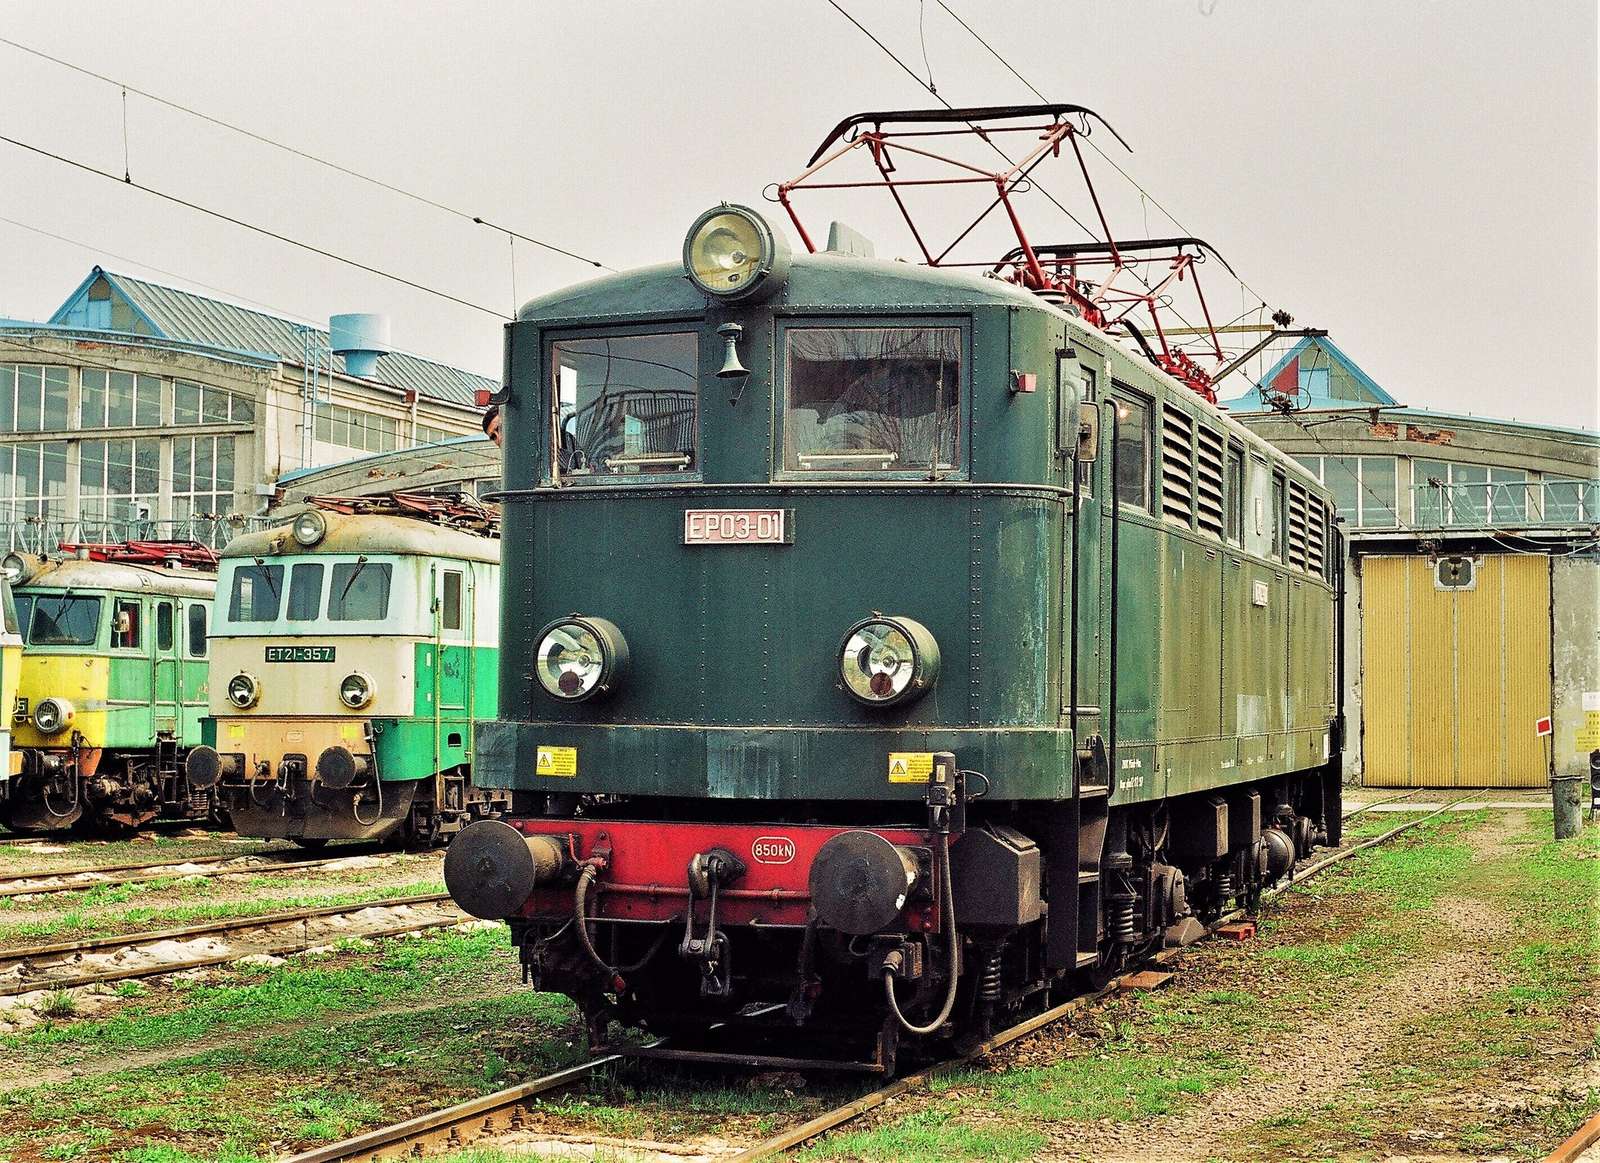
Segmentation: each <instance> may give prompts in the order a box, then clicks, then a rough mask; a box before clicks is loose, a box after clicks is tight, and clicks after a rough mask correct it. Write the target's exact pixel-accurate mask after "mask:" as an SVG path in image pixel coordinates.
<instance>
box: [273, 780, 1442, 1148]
mask: <svg viewBox="0 0 1600 1163" xmlns="http://www.w3.org/2000/svg"><path fill="white" fill-rule="evenodd" d="M1395 798H1397V799H1398V798H1402V797H1395ZM1382 802H1385V803H1387V802H1390V801H1387V800H1386V801H1382ZM1463 802H1465V797H1463V798H1462V799H1458V800H1455V801H1454V802H1453V803H1450V804H1446V805H1445V806H1443V807H1441V808H1439V809H1437V810H1435V811H1431V812H1428V813H1427V814H1426V815H1423V816H1419V817H1417V818H1416V819H1413V820H1408V821H1406V822H1405V823H1403V824H1401V825H1399V826H1398V827H1395V828H1391V829H1389V830H1388V831H1386V832H1384V833H1383V834H1381V835H1379V836H1374V837H1372V838H1370V839H1367V840H1363V841H1362V842H1360V843H1359V844H1353V845H1351V846H1350V847H1348V848H1341V849H1339V850H1338V851H1336V852H1333V853H1330V854H1329V855H1327V856H1325V857H1323V858H1321V859H1319V860H1314V861H1312V862H1311V863H1309V864H1307V865H1304V866H1303V867H1301V868H1299V869H1297V870H1295V871H1294V872H1292V873H1291V874H1290V879H1289V880H1287V881H1285V882H1283V883H1282V884H1280V885H1277V886H1275V887H1274V888H1271V889H1269V890H1268V891H1267V892H1265V893H1263V894H1262V900H1263V901H1267V900H1271V899H1273V898H1275V897H1278V896H1280V895H1282V894H1284V893H1286V892H1289V891H1291V890H1292V889H1294V888H1295V887H1297V886H1298V885H1300V884H1303V883H1304V882H1305V881H1306V880H1308V879H1310V878H1311V877H1313V876H1315V875H1317V874H1318V873H1320V872H1322V871H1324V870H1326V869H1328V868H1331V867H1333V866H1334V865H1336V864H1339V863H1341V862H1342V861H1345V860H1348V859H1349V858H1350V857H1352V856H1354V855H1356V854H1357V853H1359V852H1364V851H1366V850H1367V849H1369V848H1374V847H1376V846H1377V845H1379V844H1384V843H1387V842H1388V841H1390V840H1392V839H1394V838H1395V837H1397V836H1399V835H1401V834H1403V833H1405V832H1409V831H1410V830H1411V829H1413V828H1415V827H1417V826H1419V825H1421V824H1424V823H1426V822H1427V821H1429V820H1431V819H1433V818H1434V817H1436V816H1440V815H1443V814H1444V813H1445V812H1448V811H1449V810H1450V809H1451V808H1452V807H1453V806H1454V805H1455V804H1456V803H1463ZM1371 806H1376V805H1371ZM1364 810H1365V808H1359V809H1357V810H1356V811H1355V812H1352V813H1351V815H1356V814H1359V813H1360V812H1361V811H1364ZM1346 818H1347V819H1348V818H1349V817H1348V816H1347V817H1346ZM1242 915H1243V913H1242V912H1239V911H1235V912H1232V913H1228V914H1226V915H1224V916H1222V917H1219V918H1218V919H1217V920H1216V921H1215V922H1214V923H1213V925H1212V928H1213V929H1215V928H1216V926H1218V925H1222V924H1225V923H1227V922H1229V921H1233V920H1237V919H1239V918H1240V917H1241V916H1242ZM1181 952H1182V950H1180V949H1172V950H1164V951H1163V952H1161V953H1157V954H1156V955H1155V956H1154V957H1152V958H1150V959H1148V960H1147V961H1146V962H1145V963H1144V964H1142V965H1140V966H1137V967H1136V968H1135V969H1133V970H1130V971H1129V972H1128V973H1127V974H1123V975H1121V976H1119V977H1117V978H1115V979H1114V980H1112V981H1111V982H1110V984H1108V985H1107V986H1106V987H1105V988H1103V989H1101V990H1097V991H1095V992H1093V993H1087V994H1081V995H1079V996H1077V997H1074V998H1071V999H1069V1000H1067V1001H1065V1002H1062V1003H1061V1004H1060V1005H1057V1006H1054V1007H1052V1008H1050V1009H1048V1010H1045V1011H1044V1012H1043V1013H1039V1014H1036V1015H1034V1016H1033V1017H1030V1018H1028V1019H1026V1020H1025V1021H1022V1022H1019V1023H1017V1024H1016V1025H1014V1026H1011V1027H1010V1028H1009V1029H1006V1030H1002V1031H1001V1032H999V1033H997V1034H994V1035H992V1036H991V1037H989V1038H987V1039H985V1040H984V1041H983V1042H981V1043H979V1044H978V1045H977V1046H974V1047H972V1048H971V1049H970V1050H967V1051H965V1052H963V1053H961V1054H959V1055H956V1056H954V1057H951V1058H947V1059H944V1060H943V1061H941V1062H937V1063H935V1064H933V1065H932V1066H928V1067H925V1068H923V1069H922V1070H919V1071H917V1072H916V1073H914V1074H908V1075H905V1076H904V1077H901V1078H896V1079H893V1080H892V1081H890V1082H888V1083H887V1084H885V1085H884V1086H881V1087H879V1088H878V1089H876V1090H873V1091H870V1092H868V1093H867V1094H864V1095H861V1096H860V1097H858V1098H854V1099H851V1100H850V1101H849V1102H846V1103H842V1104H840V1105H839V1106H837V1107H834V1108H833V1109H832V1110H829V1111H826V1112H824V1113H823V1114H820V1115H817V1116H816V1117H814V1118H811V1119H808V1120H806V1121H805V1122H803V1123H800V1124H798V1125H797V1126H794V1127H790V1128H788V1129H786V1130H784V1131H781V1132H779V1133H778V1134H775V1135H773V1136H771V1137H770V1138H767V1139H764V1140H762V1141H761V1142H759V1143H756V1144H754V1145H752V1146H749V1147H746V1148H744V1149H743V1150H740V1151H738V1152H737V1153H730V1154H729V1155H728V1156H726V1158H727V1160H728V1161H729V1163H752V1161H754V1160H759V1159H770V1158H774V1157H777V1156H781V1155H783V1154H784V1153H785V1152H788V1151H791V1150H793V1149H794V1148H796V1147H799V1146H803V1145H804V1144H806V1143H808V1142H810V1141H812V1140H814V1139H816V1138H818V1137H819V1136H821V1135H824V1134H826V1133H827V1132H829V1131H831V1130H834V1129H836V1128H838V1127H841V1126H843V1125H844V1124H846V1123H848V1122H850V1121H852V1120H854V1119H856V1118H859V1117H860V1116H861V1115H864V1114H866V1113H867V1112H869V1111H872V1110H876V1109H877V1108H878V1107H881V1106H883V1105H884V1104H885V1103H887V1102H889V1101H891V1100H892V1099H895V1098H897V1097H899V1096H900V1095H903V1094H907V1093H909V1092H912V1091H915V1090H919V1089H921V1088H923V1087H925V1086H927V1085H928V1083H929V1082H931V1081H932V1080H933V1079H935V1078H937V1077H938V1076H940V1075H942V1074H946V1073H948V1072H950V1071H951V1070H954V1069H957V1068H959V1067H961V1066H963V1065H966V1064H967V1063H970V1062H972V1061H974V1060H975V1059H979V1058H982V1057H984V1056H986V1055H988V1054H992V1053H994V1052H995V1051H996V1050H999V1049H1001V1048H1003V1047H1005V1046H1008V1045H1010V1044H1012V1043H1014V1042H1018V1041H1020V1040H1022V1039H1023V1038H1026V1037H1027V1036H1029V1035H1030V1034H1033V1033H1036V1032H1038V1031H1039V1030H1042V1029H1044V1028H1045V1027H1047V1026H1051V1025H1054V1024H1055V1023H1056V1022H1059V1021H1061V1020H1062V1019H1064V1018H1068V1017H1070V1016H1072V1015H1073V1014H1074V1013H1077V1012H1079V1011H1081V1010H1083V1009H1085V1008H1086V1007H1088V1006H1090V1005H1093V1004H1094V1003H1095V1002H1097V1001H1100V1000H1103V999H1104V998H1106V997H1107V996H1109V995H1111V994H1113V993H1115V992H1116V991H1117V989H1118V988H1120V986H1121V984H1122V982H1123V981H1124V980H1125V979H1126V978H1127V977H1130V976H1132V975H1133V974H1134V973H1136V972H1141V971H1143V970H1144V969H1146V968H1148V967H1149V966H1150V965H1152V964H1154V965H1162V964H1165V963H1167V962H1169V961H1171V960H1172V959H1173V958H1174V957H1176V956H1177V955H1178V954H1179V953H1181ZM623 1057H624V1055H622V1054H607V1055H603V1056H601V1057H597V1058H594V1059H591V1060H590V1061H588V1062H583V1063H579V1064H578V1065H576V1066H571V1067H568V1068H567V1069H565V1070H560V1071H557V1072H555V1073H553V1074H548V1075H545V1076H543V1077H541V1078H536V1079H534V1080H533V1081H531V1082H526V1083H523V1084H522V1085H520V1086H514V1087H511V1088H510V1089H508V1090H502V1091H497V1092H496V1093H494V1094H488V1095H484V1096H483V1097H481V1098H476V1099H472V1100H471V1101H469V1102H464V1103H461V1104H459V1105H457V1106H452V1107H446V1108H444V1109H442V1110H438V1111H435V1112H433V1113H432V1114H427V1115H422V1116H420V1117H418V1118H414V1119H408V1120H407V1121H405V1122H401V1123H395V1124H393V1125H391V1126H387V1127H379V1128H377V1129H376V1130H372V1131H368V1132H366V1133H365V1134H361V1135H357V1136H355V1137H354V1138H350V1139H345V1140H343V1141H341V1142H337V1143H329V1144H327V1145H326V1146H323V1147H317V1148H315V1149H313V1150H310V1151H306V1152H302V1153H301V1154H298V1155H290V1156H285V1157H284V1158H283V1159H282V1160H280V1163H347V1161H351V1163H353V1161H360V1163H369V1161H370V1163H377V1161H379V1160H390V1159H412V1158H416V1157H418V1156H422V1155H425V1154H430V1153H434V1152H436V1151H438V1150H441V1149H443V1150H450V1149H455V1148H459V1147H462V1146H464V1145H467V1144H469V1143H472V1142H473V1141H475V1140H479V1139H482V1138H484V1137H486V1136H490V1135H496V1134H502V1133H505V1132H507V1131H515V1130H518V1129H520V1128H521V1127H522V1125H523V1122H524V1120H525V1117H526V1115H527V1113H528V1111H529V1109H530V1103H531V1102H533V1101H534V1100H537V1099H538V1098H539V1096H541V1095H545V1094H549V1093H551V1092H552V1091H556V1090H560V1089H562V1088H565V1087H568V1086H572V1085H575V1084H576V1083H579V1082H581V1081H583V1080H584V1079H586V1078H588V1077H589V1076H590V1075H591V1074H592V1073H593V1072H594V1071H595V1070H598V1069H600V1068H601V1067H603V1066H608V1065H611V1064H613V1063H615V1062H617V1061H619V1060H620V1059H621V1058H623Z"/></svg>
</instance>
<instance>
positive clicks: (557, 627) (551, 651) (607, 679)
mask: <svg viewBox="0 0 1600 1163" xmlns="http://www.w3.org/2000/svg"><path fill="white" fill-rule="evenodd" d="M627 666H628V644H627V642H625V641H624V640H623V637H622V631H621V630H618V629H617V628H616V626H614V625H612V624H611V623H610V622H607V621H606V620H605V619H604V618H579V617H571V618H562V619H561V620H560V621H557V622H552V623H551V624H550V625H548V626H546V627H545V628H544V631H543V633H541V634H540V635H539V645H538V647H537V648H536V649H535V650H534V667H533V668H534V673H535V674H537V675H538V676H539V685H540V686H542V687H544V689H545V692H546V693H547V694H550V695H553V696H554V697H555V698H558V699H566V700H569V701H573V702H576V701H577V700H578V699H586V698H588V697H589V696H590V695H593V694H603V693H605V692H607V691H610V690H612V689H613V688H615V686H616V685H617V683H618V682H620V681H621V679H622V675H623V672H624V671H625V670H626V669H627Z"/></svg>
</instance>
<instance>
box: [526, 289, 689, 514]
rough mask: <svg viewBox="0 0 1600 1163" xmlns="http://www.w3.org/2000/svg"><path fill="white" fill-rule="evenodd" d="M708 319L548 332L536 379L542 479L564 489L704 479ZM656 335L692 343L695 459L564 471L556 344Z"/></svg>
mask: <svg viewBox="0 0 1600 1163" xmlns="http://www.w3.org/2000/svg"><path fill="white" fill-rule="evenodd" d="M705 328H706V321H705V319H703V318H695V319H674V320H655V321H650V322H644V321H640V322H636V323H629V324H622V325H618V326H615V327H583V328H563V329H562V330H560V331H550V332H547V333H546V334H545V336H544V350H543V352H542V357H541V363H540V369H541V370H540V379H541V382H542V384H543V387H542V393H543V407H544V416H545V435H544V446H545V447H544V461H545V463H544V468H545V476H546V479H547V480H549V481H550V483H552V484H554V485H557V486H560V487H563V488H568V487H570V488H627V487H630V486H633V485H659V484H681V483H683V482H685V481H696V482H697V481H702V480H704V479H705V478H704V467H705V426H704V413H705V406H706V402H707V392H706V387H705V383H704V379H703V369H704V368H705V367H706V366H707V361H708V359H709V358H710V356H709V355H708V344H707V340H706V335H705ZM659 335H687V336H690V337H691V338H692V339H693V341H694V352H695V372H694V391H695V403H694V450H693V460H692V462H691V463H690V464H689V466H688V467H687V468H684V469H681V470H663V471H655V472H643V471H641V472H623V473H618V472H600V473H596V472H570V471H569V472H563V471H562V469H561V462H560V456H559V455H558V454H559V451H560V448H561V388H560V370H559V364H558V363H557V359H556V348H557V347H558V346H560V345H561V344H568V343H574V342H579V341H582V340H587V339H598V340H607V339H610V340H618V339H642V338H648V337H650V336H659Z"/></svg>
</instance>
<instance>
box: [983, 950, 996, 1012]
mask: <svg viewBox="0 0 1600 1163" xmlns="http://www.w3.org/2000/svg"><path fill="white" fill-rule="evenodd" d="M978 1000H979V1001H981V1002H983V1003H984V1004H985V1005H993V1004H994V1003H995V1002H997V1001H999V1000H1000V950H998V949H991V950H990V951H989V952H988V953H987V954H986V955H985V956H984V960H983V973H982V974H981V975H979V977H978Z"/></svg>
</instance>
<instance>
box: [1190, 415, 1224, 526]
mask: <svg viewBox="0 0 1600 1163" xmlns="http://www.w3.org/2000/svg"><path fill="white" fill-rule="evenodd" d="M1195 452H1196V459H1195V466H1194V468H1195V473H1194V518H1195V523H1196V524H1198V525H1199V526H1200V528H1202V529H1204V530H1205V531H1206V532H1207V533H1209V534H1211V535H1212V536H1213V537H1221V536H1222V437H1221V436H1220V435H1219V434H1218V433H1215V432H1213V431H1212V430H1211V429H1209V428H1206V427H1202V428H1201V429H1200V441H1199V443H1198V444H1197V445H1196V446H1195Z"/></svg>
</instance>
